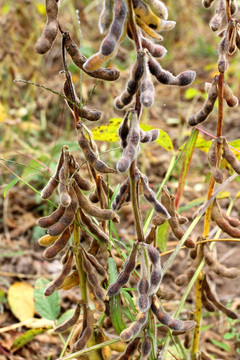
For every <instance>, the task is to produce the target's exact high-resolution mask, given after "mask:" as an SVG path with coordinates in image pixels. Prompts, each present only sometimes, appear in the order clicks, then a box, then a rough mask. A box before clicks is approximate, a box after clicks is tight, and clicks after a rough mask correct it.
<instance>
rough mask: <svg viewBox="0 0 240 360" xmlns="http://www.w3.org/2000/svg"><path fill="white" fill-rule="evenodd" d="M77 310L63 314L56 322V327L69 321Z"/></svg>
mask: <svg viewBox="0 0 240 360" xmlns="http://www.w3.org/2000/svg"><path fill="white" fill-rule="evenodd" d="M74 311H75V309H69V310H67V311H65V313H63V314H62V315H61V316H60V318H59V319H57V321H56V327H57V326H58V325H60V324H62V323H64V321H67V320H68V319H70V318H71V317H72V316H73V314H74Z"/></svg>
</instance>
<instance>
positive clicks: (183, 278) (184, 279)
mask: <svg viewBox="0 0 240 360" xmlns="http://www.w3.org/2000/svg"><path fill="white" fill-rule="evenodd" d="M195 271H196V269H195V267H192V266H191V267H190V268H189V269H187V270H186V271H185V273H184V274H181V275H179V276H177V277H176V279H175V284H176V285H177V286H183V285H186V284H187V283H188V282H189V280H190V279H191V278H192V277H193V275H194V274H195Z"/></svg>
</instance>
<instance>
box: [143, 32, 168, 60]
mask: <svg viewBox="0 0 240 360" xmlns="http://www.w3.org/2000/svg"><path fill="white" fill-rule="evenodd" d="M141 42H142V47H143V48H145V49H147V50H148V51H149V53H150V54H151V55H152V56H153V57H154V58H157V59H161V58H163V57H164V56H165V55H166V53H167V49H165V47H164V46H162V45H159V44H154V43H153V42H152V41H151V40H149V39H147V38H145V37H143V36H142V38H141Z"/></svg>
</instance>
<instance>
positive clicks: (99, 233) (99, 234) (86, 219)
mask: <svg viewBox="0 0 240 360" xmlns="http://www.w3.org/2000/svg"><path fill="white" fill-rule="evenodd" d="M80 216H81V220H82V222H83V224H84V225H86V226H87V228H88V230H89V231H90V232H91V233H92V234H93V235H95V236H96V238H97V239H99V241H100V242H101V243H103V244H107V243H108V242H109V239H108V236H107V234H105V232H104V231H103V230H102V229H101V228H100V227H99V226H98V225H97V224H95V223H94V222H93V220H92V219H91V218H90V216H88V215H87V214H85V213H84V212H83V211H82V210H80Z"/></svg>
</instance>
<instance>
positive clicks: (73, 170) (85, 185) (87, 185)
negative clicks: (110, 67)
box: [69, 155, 93, 191]
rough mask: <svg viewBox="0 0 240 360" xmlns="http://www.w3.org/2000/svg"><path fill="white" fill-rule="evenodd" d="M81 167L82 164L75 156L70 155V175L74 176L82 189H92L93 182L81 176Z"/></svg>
mask: <svg viewBox="0 0 240 360" xmlns="http://www.w3.org/2000/svg"><path fill="white" fill-rule="evenodd" d="M79 168H80V166H79V165H78V164H77V162H76V161H75V160H74V158H73V156H71V155H70V164H69V171H70V175H71V176H73V178H74V179H75V181H76V183H77V184H78V186H79V187H80V189H82V190H85V191H88V190H91V189H92V188H93V184H92V183H91V182H90V181H88V180H86V179H84V178H82V177H81V175H80V174H79V173H78V169H79Z"/></svg>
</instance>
